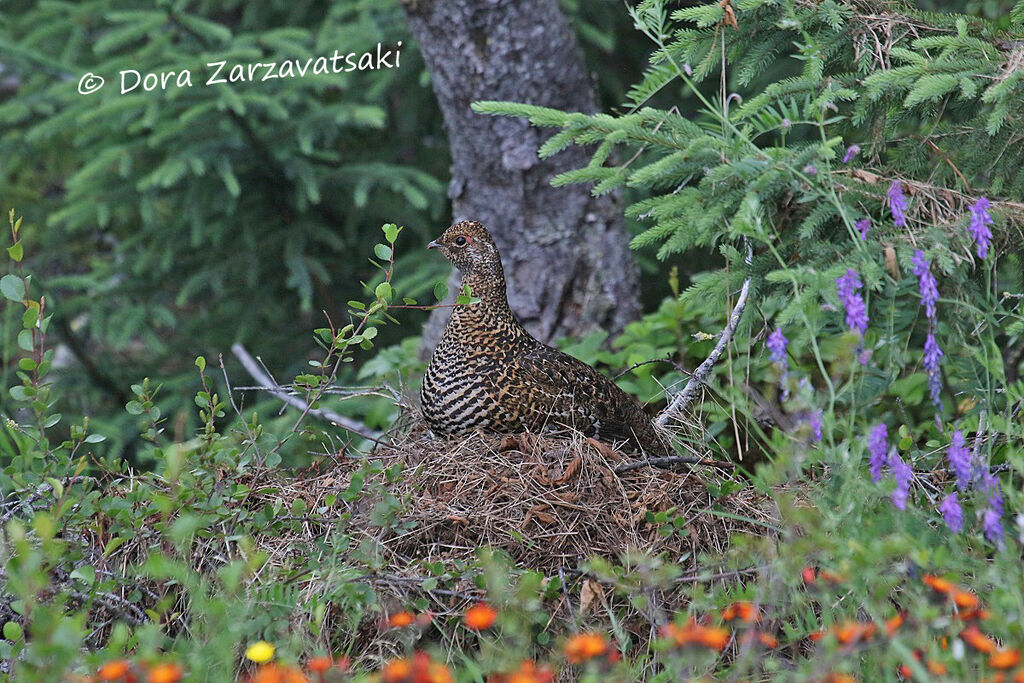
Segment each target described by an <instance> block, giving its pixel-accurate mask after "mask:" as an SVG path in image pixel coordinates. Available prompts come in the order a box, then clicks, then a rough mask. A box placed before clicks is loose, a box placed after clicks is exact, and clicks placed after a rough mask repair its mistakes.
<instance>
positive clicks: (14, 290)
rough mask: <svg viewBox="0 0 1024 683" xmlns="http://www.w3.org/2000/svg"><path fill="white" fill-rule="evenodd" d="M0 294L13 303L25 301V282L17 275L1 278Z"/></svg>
mask: <svg viewBox="0 0 1024 683" xmlns="http://www.w3.org/2000/svg"><path fill="white" fill-rule="evenodd" d="M0 292H2V293H3V295H4V296H5V297H7V298H8V299H10V300H11V301H24V300H25V282H24V281H23V280H22V279H21V278H20V277H18V276H17V275H4V276H3V277H2V278H0Z"/></svg>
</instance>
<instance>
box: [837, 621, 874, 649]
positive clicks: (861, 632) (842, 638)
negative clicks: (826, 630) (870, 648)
mask: <svg viewBox="0 0 1024 683" xmlns="http://www.w3.org/2000/svg"><path fill="white" fill-rule="evenodd" d="M876 629H877V627H876V626H875V624H874V622H867V623H865V622H862V621H846V622H843V623H842V624H837V625H836V626H833V627H832V633H834V634H835V636H836V640H838V641H839V642H840V643H842V644H843V645H850V644H852V643H856V642H857V641H860V640H871V639H872V638H873V637H874V636H875V630H876Z"/></svg>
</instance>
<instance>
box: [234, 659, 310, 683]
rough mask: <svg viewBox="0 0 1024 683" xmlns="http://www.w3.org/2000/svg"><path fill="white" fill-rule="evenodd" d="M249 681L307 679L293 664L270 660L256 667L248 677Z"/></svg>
mask: <svg viewBox="0 0 1024 683" xmlns="http://www.w3.org/2000/svg"><path fill="white" fill-rule="evenodd" d="M249 683H309V679H308V678H306V674H304V673H302V672H301V671H300V670H298V669H296V668H295V667H293V666H284V665H281V664H277V663H275V662H271V663H269V664H264V665H263V666H261V667H260V668H259V669H257V670H256V673H254V674H253V675H252V676H250V677H249Z"/></svg>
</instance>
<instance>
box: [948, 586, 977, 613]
mask: <svg viewBox="0 0 1024 683" xmlns="http://www.w3.org/2000/svg"><path fill="white" fill-rule="evenodd" d="M953 602H954V603H955V604H956V606H957V607H959V608H960V609H976V608H977V607H978V604H979V601H978V596H977V595H975V594H974V593H971V592H970V591H965V590H960V589H959V588H954V589H953Z"/></svg>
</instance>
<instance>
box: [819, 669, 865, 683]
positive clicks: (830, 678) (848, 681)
mask: <svg viewBox="0 0 1024 683" xmlns="http://www.w3.org/2000/svg"><path fill="white" fill-rule="evenodd" d="M821 683H857V679H856V678H854V677H853V676H851V675H850V674H844V673H839V672H836V671H833V672H831V673H828V674H825V677H824V678H822V679H821Z"/></svg>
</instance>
